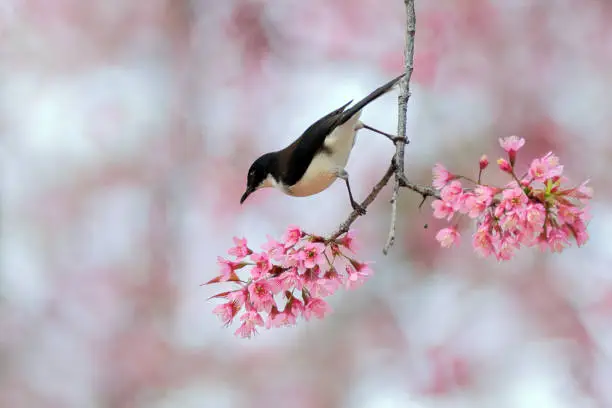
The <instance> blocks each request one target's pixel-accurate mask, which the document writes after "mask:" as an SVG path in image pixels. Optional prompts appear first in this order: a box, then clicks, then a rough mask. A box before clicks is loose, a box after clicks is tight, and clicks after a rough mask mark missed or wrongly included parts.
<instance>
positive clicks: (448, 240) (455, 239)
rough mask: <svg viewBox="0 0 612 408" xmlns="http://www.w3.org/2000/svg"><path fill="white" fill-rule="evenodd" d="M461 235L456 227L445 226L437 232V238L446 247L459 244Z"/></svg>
mask: <svg viewBox="0 0 612 408" xmlns="http://www.w3.org/2000/svg"><path fill="white" fill-rule="evenodd" d="M460 237H461V235H460V234H459V231H457V228H455V227H448V228H443V229H441V230H440V231H438V233H437V234H436V239H437V240H438V242H440V245H441V246H443V247H444V248H450V247H451V246H453V245H454V244H458V243H459V238H460Z"/></svg>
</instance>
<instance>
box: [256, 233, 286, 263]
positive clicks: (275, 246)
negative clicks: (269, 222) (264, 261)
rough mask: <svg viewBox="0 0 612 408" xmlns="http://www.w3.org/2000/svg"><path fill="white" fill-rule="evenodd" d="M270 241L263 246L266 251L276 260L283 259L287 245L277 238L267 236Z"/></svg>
mask: <svg viewBox="0 0 612 408" xmlns="http://www.w3.org/2000/svg"><path fill="white" fill-rule="evenodd" d="M267 238H268V242H266V243H265V244H263V245H262V246H261V249H263V250H264V251H265V252H267V253H268V256H269V257H270V258H271V259H273V260H275V261H281V260H283V259H284V257H285V245H284V244H283V243H282V242H279V241H277V240H275V239H274V238H272V237H270V236H269V235H268V236H267Z"/></svg>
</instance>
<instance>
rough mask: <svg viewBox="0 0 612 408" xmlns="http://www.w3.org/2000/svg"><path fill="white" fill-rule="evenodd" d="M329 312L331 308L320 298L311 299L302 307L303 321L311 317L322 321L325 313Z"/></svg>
mask: <svg viewBox="0 0 612 408" xmlns="http://www.w3.org/2000/svg"><path fill="white" fill-rule="evenodd" d="M330 311H331V307H330V306H329V305H328V304H327V302H326V301H324V300H323V299H321V298H316V297H311V298H309V299H308V300H307V301H306V304H305V305H304V313H303V316H304V319H306V320H310V318H311V317H312V316H315V317H316V318H317V319H323V318H324V317H325V315H326V314H327V313H329V312H330Z"/></svg>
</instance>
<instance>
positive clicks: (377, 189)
mask: <svg viewBox="0 0 612 408" xmlns="http://www.w3.org/2000/svg"><path fill="white" fill-rule="evenodd" d="M394 170H395V169H394V166H393V164H391V165H390V166H389V168H388V169H387V172H386V173H385V175H384V176H382V178H381V179H380V181H379V182H378V183H376V185H375V186H374V188H372V191H371V192H370V194H368V196H367V197H366V199H365V200H363V202H362V203H361V206H362V207H363V208H364V209H367V208H368V206H369V205H370V204H372V202H373V201H374V200H375V199H376V197H377V196H378V194H379V193H380V192H381V190H382V189H383V188H384V187H385V186H386V185H387V183H388V182H389V180H390V179H391V176H393V173H394ZM359 215H360V214H359V212H358V211H356V210H354V211H353V212H352V213H350V214H349V216H348V218H347V219H346V220H345V221H344V222H343V223H342V224H340V226H339V227H338V229H337V230H336V231H335V232H334V233H333V234H332V235H331V236H330V237H329V239H328V241H333V240H335V239H336V238H338V237H339V236H340V235H342V234H344V233H346V232H348V230H349V228H350V227H351V224H353V223H354V222H355V220H356V219H357V218H359Z"/></svg>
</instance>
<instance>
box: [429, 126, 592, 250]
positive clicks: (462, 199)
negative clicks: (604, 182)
mask: <svg viewBox="0 0 612 408" xmlns="http://www.w3.org/2000/svg"><path fill="white" fill-rule="evenodd" d="M499 142H500V145H501V147H502V149H504V150H505V151H506V153H507V159H505V158H500V159H498V160H497V165H498V167H499V169H500V170H501V171H502V172H503V173H505V174H506V175H507V176H508V177H509V178H510V181H509V182H508V183H507V184H506V185H505V186H503V187H495V186H491V185H487V184H485V183H482V182H481V176H482V173H483V171H484V170H485V169H486V168H487V166H488V165H489V161H488V159H487V157H486V156H482V157H481V159H480V162H479V168H480V171H479V174H478V180H476V181H474V180H470V179H468V178H466V177H463V176H457V175H455V174H453V173H451V172H449V171H448V170H447V169H445V168H444V167H443V166H442V165H440V164H437V165H436V166H435V167H434V169H433V186H434V187H435V188H437V189H439V190H440V197H441V199H440V200H435V201H434V202H433V203H432V207H433V210H434V214H433V215H434V217H436V218H439V219H446V220H448V221H451V219H453V218H454V217H455V216H456V215H458V214H461V215H464V216H467V217H469V218H472V219H476V220H477V228H476V232H475V233H474V234H473V237H472V245H473V247H474V249H475V250H476V252H477V253H478V254H479V255H481V256H483V257H486V256H489V255H494V256H495V257H496V258H497V259H498V260H508V259H510V258H512V256H513V255H514V253H515V250H517V249H519V248H520V247H521V246H527V247H532V246H539V247H540V249H542V250H546V249H550V250H551V251H552V252H561V251H562V250H563V249H564V248H566V247H568V246H570V245H571V240H572V239H573V240H574V241H575V242H576V244H577V245H578V246H581V245H583V244H584V243H585V242H586V241H587V240H588V238H589V236H588V233H587V222H588V220H589V214H588V207H587V204H588V201H589V200H590V199H591V198H592V197H593V192H592V189H591V188H590V187H588V186H587V183H588V181H585V182H584V183H582V184H580V185H578V186H574V187H568V186H567V184H568V180H567V179H566V178H565V177H564V176H563V166H562V165H561V164H560V163H559V158H558V157H557V156H555V155H554V154H552V153H547V154H546V155H544V156H543V157H539V158H536V159H534V160H533V161H532V162H531V164H530V165H529V167H528V168H527V170H526V172H525V173H524V174H522V175H520V176H519V175H517V174H518V173H517V169H516V167H515V162H516V156H517V152H518V151H519V149H520V148H521V147H523V145H524V144H525V139H523V138H519V137H517V136H510V137H507V138H504V139H500V140H499ZM462 181H465V182H468V183H470V184H471V186H470V187H469V188H468V187H464V186H463V184H462ZM455 218H458V217H455ZM436 239H437V240H438V241H439V242H440V244H441V245H442V246H443V247H450V246H452V245H453V244H457V243H458V242H459V240H460V233H459V225H458V223H457V222H454V224H453V225H451V226H450V227H448V228H443V229H442V230H440V231H439V232H438V233H437V235H436Z"/></svg>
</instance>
